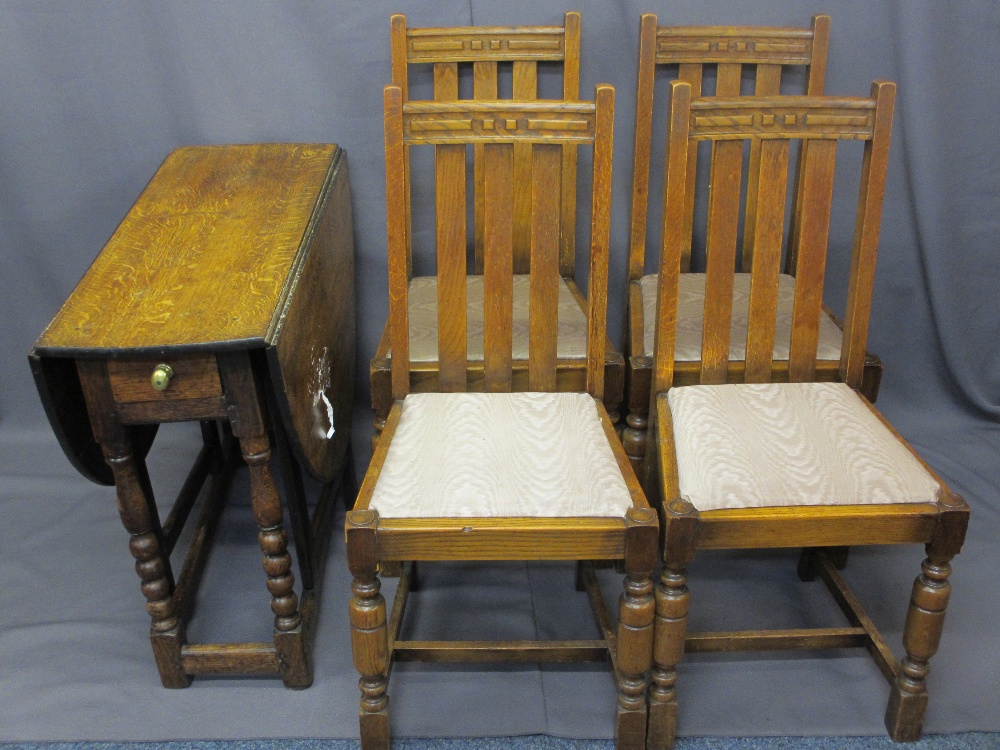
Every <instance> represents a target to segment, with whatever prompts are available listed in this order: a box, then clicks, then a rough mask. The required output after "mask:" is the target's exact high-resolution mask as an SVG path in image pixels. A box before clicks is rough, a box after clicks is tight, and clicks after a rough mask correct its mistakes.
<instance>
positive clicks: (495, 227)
mask: <svg viewBox="0 0 1000 750" xmlns="http://www.w3.org/2000/svg"><path fill="white" fill-rule="evenodd" d="M477 146H480V147H481V148H482V149H483V171H484V172H485V175H486V176H487V179H486V181H485V184H484V191H483V211H484V216H483V227H484V230H485V236H484V246H483V266H484V267H483V305H484V308H483V348H484V350H483V368H484V382H485V388H486V390H487V391H489V392H493V393H497V392H509V391H510V389H511V346H512V339H513V328H514V323H513V311H514V266H513V258H514V254H513V249H514V234H513V230H514V222H513V213H512V211H513V206H512V202H513V194H514V152H513V147H512V145H511V144H509V143H489V144H477Z"/></svg>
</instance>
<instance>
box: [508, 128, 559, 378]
mask: <svg viewBox="0 0 1000 750" xmlns="http://www.w3.org/2000/svg"><path fill="white" fill-rule="evenodd" d="M525 145H527V146H528V148H530V149H531V151H532V153H531V156H532V165H531V279H530V291H529V295H530V296H529V300H528V387H529V388H530V389H531V390H533V391H554V390H555V389H556V351H557V347H556V344H557V339H558V332H559V228H560V225H561V219H560V216H559V210H560V206H561V200H560V198H559V186H560V185H561V184H562V174H561V173H560V165H561V161H562V148H561V146H559V145H558V144H553V145H550V144H541V143H537V144H530V143H529V144H525ZM514 148H515V153H514V158H515V163H514V167H515V169H516V168H517V162H516V159H517V151H516V149H517V146H516V145H515V147H514ZM515 218H516V217H515ZM514 229H515V231H517V224H516V223H515V225H514Z"/></svg>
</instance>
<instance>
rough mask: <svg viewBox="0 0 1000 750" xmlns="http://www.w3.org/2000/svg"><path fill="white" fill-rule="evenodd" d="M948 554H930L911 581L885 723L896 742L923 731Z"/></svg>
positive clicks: (941, 621)
mask: <svg viewBox="0 0 1000 750" xmlns="http://www.w3.org/2000/svg"><path fill="white" fill-rule="evenodd" d="M950 560H951V556H936V555H930V556H929V557H928V558H927V559H926V560H924V562H923V563H922V564H921V566H920V568H921V574H920V575H919V576H918V577H917V579H916V580H915V581H914V582H913V593H912V595H911V597H910V606H909V609H908V610H907V613H906V625H905V626H904V628H903V648H905V649H906V657H905V658H904V659H903V660H902V662H901V664H900V673H899V676H898V677H897V678H896V681H895V682H894V683H893V685H892V690H891V692H890V694H889V705H888V707H887V708H886V710H885V726H886V729H887V730H888V731H889V736H890V737H892V739H893V740H894V741H896V742H914V741H916V740H918V739H920V734H921V731H922V730H923V723H924V712H925V710H926V709H927V698H928V696H927V674H928V672H930V666H929V662H930V658H931V657H932V656H933V655H934V654H935V653H936V652H937V649H938V644H939V643H940V641H941V629H942V628H943V626H944V615H945V610H946V609H947V607H948V598H949V596H950V595H951V583H949V581H948V576H949V575H951V565H949V562H950Z"/></svg>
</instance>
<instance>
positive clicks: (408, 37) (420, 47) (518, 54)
mask: <svg viewBox="0 0 1000 750" xmlns="http://www.w3.org/2000/svg"><path fill="white" fill-rule="evenodd" d="M391 51H392V83H393V85H395V86H399V87H400V89H401V90H402V92H403V101H404V102H406V101H409V66H410V65H433V66H434V100H435V101H440V102H445V101H460V100H459V90H458V78H459V65H464V64H470V65H472V68H473V101H491V100H497V99H498V98H499V92H498V79H499V74H498V66H499V64H501V63H510V64H511V66H512V68H513V70H512V77H513V97H514V99H516V100H521V101H533V100H536V99H537V97H538V64H539V63H543V64H544V63H562V66H563V90H562V98H563V100H564V101H576V100H578V99H579V97H580V14H579V13H576V12H574V11H570V12H568V13H566V15H565V17H564V21H563V26H467V27H448V28H409V27H407V25H406V16H404V15H401V14H397V15H394V16H392V19H391ZM561 148H562V172H561V178H560V186H559V187H558V188H557V189H558V194H559V195H560V196H561V205H560V217H561V220H560V231H559V243H560V250H559V273H560V275H561V276H562V278H563V279H564V280H565V282H566V283H567V285H568V286H569V289H570V291H571V292H572V294H573V296H574V297H575V298H576V300H577V302H578V303H579V305H580V308H581V309H582V310H583V311H584V312H586V310H587V301H586V299H585V298H584V296H583V294H582V293H581V292H580V290H579V288H578V287H577V285H576V283H575V282H574V281H573V273H574V270H575V264H576V189H577V187H576V183H577V168H576V166H577V144H576V143H564V144H562V145H561ZM484 153H485V152H484V145H483V144H476V145H475V146H474V147H473V155H472V163H473V170H474V173H473V183H474V185H475V198H474V205H473V217H474V238H475V239H474V245H475V248H474V250H475V252H474V257H475V263H474V273H476V274H481V273H483V244H484V236H485V195H486V186H485V184H484V175H485V156H484ZM403 158H404V173H405V175H406V178H405V180H406V181H405V188H406V189H405V199H406V217H407V226H409V222H410V190H409V186H410V169H409V148H408V147H407V148H406V151H405V153H404V157H403ZM530 173H531V145H530V144H528V143H515V144H514V183H515V193H514V202H513V206H512V212H513V221H514V229H513V243H514V259H513V265H512V273H527V272H528V268H529V263H530V245H531V224H530V221H531V192H530V190H529V189H528V188H529V187H530V181H529V180H528V179H527V176H528V175H530ZM407 241H408V242H409V241H410V240H409V235H408V240H407ZM406 262H407V267H406V268H407V278H410V277H412V275H413V266H412V247H411V246H408V247H407V261H406ZM390 349H391V347H390V341H389V328H388V326H386V329H385V330H384V332H383V335H382V338H381V340H380V341H379V345H378V347H377V349H376V352H375V356H374V358H373V359H372V361H371V367H370V378H371V388H372V408H373V409H374V411H375V420H374V425H375V435H374V437H373V445H374V444H375V443H376V442H377V441H378V438H379V435H380V434H381V432H382V429H383V428H384V426H385V420H386V418H387V417H388V414H389V410H390V409H391V407H392V402H393V398H392V386H391V374H390V370H391V354H390ZM605 351H606V366H605V370H606V375H605V395H606V398H605V400H604V404H605V408H606V409H607V411H608V413H609V414H610V416H611V418H612V421H613V422H617V421H618V407H619V404H621V402H622V399H623V397H624V392H625V375H624V370H625V362H624V357H623V356H622V354H621V352H619V351H617V350H616V349H615V348H614V346H613V345H612V344H611V342H610V341H608V342H607V344H606V346H605ZM513 366H514V369H515V371H517V372H518V379H519V383H521V381H525V379H526V377H527V375H526V371H525V364H524V363H523V362H515V363H514V365H513ZM411 376H412V387H413V388H414V389H415V390H418V391H420V390H423V391H434V390H436V389H437V388H438V363H437V362H426V363H412V365H411ZM475 377H476V378H477V379H481V378H482V375H481V374H479V375H476V376H475ZM557 380H558V384H559V390H564V391H566V390H569V391H571V390H577V389H580V388H582V387H583V385H584V374H583V368H582V366H581V363H580V362H579V361H574V360H560V367H559V371H558V374H557ZM525 382H526V381H525ZM520 387H523V384H522V385H520Z"/></svg>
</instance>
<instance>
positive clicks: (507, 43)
mask: <svg viewBox="0 0 1000 750" xmlns="http://www.w3.org/2000/svg"><path fill="white" fill-rule="evenodd" d="M563 24H564V25H563V26H522V27H501V26H478V27H477V26H466V27H446V28H419V29H412V28H411V29H408V28H407V27H406V17H405V16H403V15H395V16H393V17H392V47H391V49H392V71H393V79H392V80H393V83H394V84H396V85H397V86H400V87H402V88H403V92H404V93H403V100H404V101H406V100H408V99H409V96H408V83H407V70H408V66H409V65H418V64H431V65H433V66H434V98H435V99H436V100H439V101H446V100H453V99H458V97H459V90H458V66H459V65H463V64H471V65H472V67H473V98H474V99H475V100H479V101H485V100H495V99H497V98H498V96H499V88H498V79H499V73H498V64H500V63H505V64H510V65H511V66H512V69H513V70H512V77H513V99H515V100H523V101H527V100H534V99H537V98H538V95H539V93H538V63H540V62H541V63H552V62H557V63H561V64H562V68H563V91H562V98H563V99H564V100H566V101H575V100H577V99H578V98H579V93H580V14H579V13H576V12H568V13H566V14H565V16H564V19H563ZM453 74H454V75H453ZM516 152H517V153H516V154H515V173H516V176H515V179H514V185H515V188H514V189H515V193H514V195H515V200H514V216H515V233H514V248H515V260H514V268H515V273H527V271H528V264H529V261H530V252H529V243H530V241H531V193H530V189H529V187H530V174H531V155H530V149H526V148H525V146H524V144H519V145H518V146H517V147H516ZM483 153H484V152H483V150H482V148H481V146H480V147H476V148H475V149H473V153H472V161H473V184H474V185H475V190H476V196H475V197H474V198H473V217H474V230H473V238H474V243H475V245H474V254H475V265H474V268H475V272H476V273H482V272H483V239H484V233H483V222H484V221H485V214H484V209H483V199H482V197H481V193H482V190H483V188H484V183H483V179H482V175H483V166H482V162H483V159H484V156H483ZM407 159H408V157H407ZM562 169H563V177H562V228H561V232H560V244H561V251H560V258H561V260H560V272H561V273H562V274H563V275H564V276H570V275H572V274H573V272H574V269H575V263H576V261H575V234H576V146H575V145H573V144H565V145H564V146H563V168H562ZM522 186H523V187H522ZM407 195H409V191H407ZM408 216H409V214H408ZM408 220H409V219H408ZM410 252H411V254H412V248H411V249H410ZM411 265H412V261H411Z"/></svg>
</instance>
